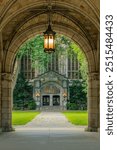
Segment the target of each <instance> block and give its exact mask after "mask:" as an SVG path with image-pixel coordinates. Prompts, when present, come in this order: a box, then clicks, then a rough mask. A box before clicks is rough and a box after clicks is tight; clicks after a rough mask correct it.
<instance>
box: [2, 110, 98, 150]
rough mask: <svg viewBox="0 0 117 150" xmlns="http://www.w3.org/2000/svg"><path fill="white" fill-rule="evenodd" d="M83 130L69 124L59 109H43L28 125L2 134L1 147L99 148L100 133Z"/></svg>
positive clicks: (96, 149) (24, 148)
mask: <svg viewBox="0 0 117 150" xmlns="http://www.w3.org/2000/svg"><path fill="white" fill-rule="evenodd" d="M84 129H85V127H83V126H80V127H79V126H75V125H72V124H71V123H69V122H68V121H67V119H66V118H65V116H63V114H61V113H60V112H42V114H39V116H37V117H36V118H35V119H34V120H33V121H31V122H29V123H28V124H27V125H24V126H18V127H16V131H15V133H10V134H8V133H7V134H4V135H1V136H0V146H1V148H2V149H7V148H8V147H9V148H12V150H19V149H22V150H27V149H28V150H32V149H34V150H36V149H38V148H39V149H40V150H45V149H48V150H55V149H56V150H60V149H61V150H71V149H72V150H76V149H80V150H81V149H82V150H94V149H95V150H99V145H100V144H99V133H91V132H84ZM6 141H7V144H5V143H6Z"/></svg>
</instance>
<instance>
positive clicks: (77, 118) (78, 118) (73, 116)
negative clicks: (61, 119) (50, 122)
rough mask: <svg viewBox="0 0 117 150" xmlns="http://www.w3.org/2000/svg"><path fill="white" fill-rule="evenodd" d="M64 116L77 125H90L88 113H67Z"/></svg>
mask: <svg viewBox="0 0 117 150" xmlns="http://www.w3.org/2000/svg"><path fill="white" fill-rule="evenodd" d="M63 114H64V115H65V116H66V118H67V119H68V120H69V122H71V123H72V124H75V125H88V113H87V111H65V112H63Z"/></svg>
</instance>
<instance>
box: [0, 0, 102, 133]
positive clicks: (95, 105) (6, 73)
mask: <svg viewBox="0 0 117 150" xmlns="http://www.w3.org/2000/svg"><path fill="white" fill-rule="evenodd" d="M50 2H51V5H52V28H53V30H55V31H56V32H58V33H61V34H64V35H67V36H68V37H70V38H71V39H72V40H73V41H74V42H76V43H77V44H78V45H79V46H80V47H81V49H82V50H83V52H84V54H85V56H86V58H87V61H88V68H89V70H88V116H89V117H88V130H89V131H97V130H98V128H99V62H100V61H99V57H100V56H99V1H98V0H97V1H95V2H94V1H92V0H87V1H81V0H77V1H76V0H71V1H68V0H65V1H62V0H60V1H59V2H58V1H55V0H51V1H46V0H40V1H37V0H33V1H31V0H27V1H23V0H20V1H19V0H13V1H11V0H9V1H8V0H4V1H3V2H2V5H1V12H0V14H1V28H0V128H2V130H3V131H11V130H12V122H11V118H12V115H11V114H12V113H11V112H12V106H11V101H12V86H13V85H12V81H13V70H14V68H13V66H14V65H13V64H14V60H15V56H16V53H17V51H18V48H19V47H20V46H21V44H22V43H23V42H24V41H26V40H27V39H29V38H30V37H32V36H34V35H36V34H38V33H40V32H43V31H45V30H46V28H47V24H48V21H47V20H48V15H47V12H48V5H49V4H50Z"/></svg>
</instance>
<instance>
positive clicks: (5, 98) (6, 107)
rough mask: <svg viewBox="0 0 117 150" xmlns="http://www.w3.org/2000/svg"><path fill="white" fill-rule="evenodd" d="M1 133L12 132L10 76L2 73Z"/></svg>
mask: <svg viewBox="0 0 117 150" xmlns="http://www.w3.org/2000/svg"><path fill="white" fill-rule="evenodd" d="M1 124H2V125H1V126H2V131H3V132H9V131H12V130H13V129H12V75H11V74H10V73H2V121H1Z"/></svg>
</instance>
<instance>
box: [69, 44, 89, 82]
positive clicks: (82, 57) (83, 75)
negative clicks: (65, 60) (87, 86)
mask: <svg viewBox="0 0 117 150" xmlns="http://www.w3.org/2000/svg"><path fill="white" fill-rule="evenodd" d="M71 47H72V50H73V51H74V53H75V54H77V57H78V61H79V63H80V73H81V79H83V80H84V81H87V72H88V64H87V60H86V57H85V55H84V53H83V52H82V51H81V49H80V47H78V46H77V45H76V44H75V43H73V42H72V44H71Z"/></svg>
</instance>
